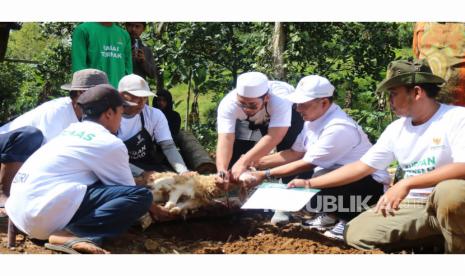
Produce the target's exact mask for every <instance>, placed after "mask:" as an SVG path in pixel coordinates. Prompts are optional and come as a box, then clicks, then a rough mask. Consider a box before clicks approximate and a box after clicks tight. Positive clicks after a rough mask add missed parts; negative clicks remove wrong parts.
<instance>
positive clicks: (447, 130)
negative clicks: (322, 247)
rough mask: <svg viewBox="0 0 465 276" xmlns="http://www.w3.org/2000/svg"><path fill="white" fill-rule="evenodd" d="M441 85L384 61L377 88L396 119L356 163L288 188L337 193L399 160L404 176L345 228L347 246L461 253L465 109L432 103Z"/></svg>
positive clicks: (420, 64) (405, 65)
mask: <svg viewBox="0 0 465 276" xmlns="http://www.w3.org/2000/svg"><path fill="white" fill-rule="evenodd" d="M442 83H444V80H443V79H442V78H440V77H438V76H436V75H434V74H432V73H431V69H430V67H429V65H428V64H427V63H426V62H425V61H393V62H391V63H390V64H389V66H388V71H387V78H386V79H385V80H384V81H383V82H382V83H381V84H380V86H379V88H378V90H387V91H389V98H390V105H391V107H392V109H393V110H394V112H395V113H396V114H397V115H398V116H400V117H401V118H400V119H398V120H396V121H394V122H393V123H391V124H390V125H389V126H388V127H387V128H386V130H385V131H384V132H383V133H382V134H381V136H380V138H379V139H378V142H377V143H376V144H375V145H374V146H373V147H372V148H371V149H370V150H369V151H368V152H367V153H366V154H365V155H364V156H363V157H362V158H361V159H360V161H357V162H354V163H351V164H348V165H346V166H344V167H342V168H340V169H338V170H336V171H333V172H331V173H328V174H325V175H323V176H320V177H317V178H312V179H310V180H303V179H300V180H294V181H293V182H291V183H289V185H290V186H309V187H314V188H320V187H337V186H341V185H343V184H344V183H347V182H349V181H354V180H357V179H361V178H363V177H365V176H366V175H369V174H371V173H373V172H374V171H375V170H377V169H378V170H380V169H385V168H386V167H388V166H389V164H390V163H391V162H392V161H394V160H397V161H398V162H399V166H400V168H401V169H402V170H403V171H404V178H403V179H401V180H400V181H398V182H397V183H395V185H394V186H392V187H391V188H390V189H389V190H387V191H386V193H385V194H384V195H383V196H382V197H381V198H380V199H379V201H378V204H377V206H376V207H375V208H373V209H370V210H368V211H365V212H363V213H362V214H360V215H359V216H358V217H356V218H354V219H353V220H352V221H350V222H349V223H348V224H347V227H346V230H345V232H344V238H345V240H346V242H347V243H348V244H349V245H352V246H354V247H356V248H359V249H373V248H381V249H383V250H387V251H395V250H400V249H403V248H412V247H416V246H417V245H425V242H426V241H433V244H434V242H436V241H441V240H442V241H445V242H444V249H445V252H447V253H464V252H465V180H464V179H465V139H464V137H465V108H463V107H458V106H449V105H445V104H440V103H438V102H437V101H436V100H435V97H436V96H437V94H438V92H439V90H440V87H439V85H440V84H442ZM380 213H381V214H380Z"/></svg>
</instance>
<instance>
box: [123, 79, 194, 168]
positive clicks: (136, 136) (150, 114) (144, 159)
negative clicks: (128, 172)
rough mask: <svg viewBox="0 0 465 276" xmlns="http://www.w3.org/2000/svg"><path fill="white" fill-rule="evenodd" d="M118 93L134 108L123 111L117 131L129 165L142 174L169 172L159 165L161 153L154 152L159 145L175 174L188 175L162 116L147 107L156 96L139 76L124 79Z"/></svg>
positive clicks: (158, 111)
mask: <svg viewBox="0 0 465 276" xmlns="http://www.w3.org/2000/svg"><path fill="white" fill-rule="evenodd" d="M118 90H119V92H120V93H121V94H122V96H123V98H124V99H125V100H126V101H129V102H133V103H136V104H137V105H136V106H133V107H128V108H126V110H125V112H124V114H123V119H122V120H121V127H120V129H119V130H118V137H119V138H121V140H123V141H124V144H125V145H126V147H127V148H128V153H129V162H130V163H131V164H133V165H135V166H137V167H139V168H142V169H143V170H155V171H167V170H171V169H170V168H169V167H168V166H166V165H168V164H166V165H165V164H164V163H163V162H162V161H163V158H160V155H161V153H160V152H157V151H159V150H157V145H159V146H160V147H159V148H161V151H162V152H163V155H164V156H165V157H166V159H167V160H168V162H169V165H171V167H172V168H173V169H174V170H175V171H176V172H177V173H184V172H187V171H188V169H187V167H186V164H185V163H184V160H183V159H182V157H181V154H180V153H179V151H178V150H177V148H176V145H175V143H174V141H173V138H172V137H171V133H170V129H169V125H168V121H167V120H166V117H165V115H164V114H163V112H161V111H160V110H159V109H156V108H153V107H150V106H148V105H147V104H146V103H147V98H148V97H150V96H155V94H154V93H153V92H151V91H150V88H149V86H148V84H147V82H146V81H145V80H144V79H143V78H142V77H140V76H138V75H135V74H131V75H127V76H124V77H123V78H122V79H121V80H120V82H119V85H118ZM132 169H134V168H132Z"/></svg>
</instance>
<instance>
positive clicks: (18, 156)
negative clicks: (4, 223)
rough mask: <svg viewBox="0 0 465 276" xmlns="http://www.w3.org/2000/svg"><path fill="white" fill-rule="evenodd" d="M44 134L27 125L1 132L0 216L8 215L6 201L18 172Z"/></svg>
mask: <svg viewBox="0 0 465 276" xmlns="http://www.w3.org/2000/svg"><path fill="white" fill-rule="evenodd" d="M43 139H44V136H43V135H42V133H41V132H40V130H38V129H37V128H35V127H31V126H25V127H21V128H18V129H15V130H13V131H10V132H7V133H3V134H0V188H1V189H0V217H4V216H6V213H5V210H4V208H5V202H6V200H7V198H8V196H9V195H10V186H11V182H12V181H13V177H14V176H15V174H16V172H17V171H18V170H19V168H21V165H22V164H23V163H24V161H26V159H27V158H28V157H29V156H31V154H33V153H34V152H35V151H36V150H37V149H38V148H39V147H40V146H41V145H42V140H43Z"/></svg>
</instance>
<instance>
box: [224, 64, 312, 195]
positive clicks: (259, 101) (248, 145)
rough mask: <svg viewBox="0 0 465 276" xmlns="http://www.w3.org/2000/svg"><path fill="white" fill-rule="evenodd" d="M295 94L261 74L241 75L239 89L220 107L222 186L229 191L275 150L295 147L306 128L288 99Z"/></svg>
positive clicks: (278, 82) (237, 87)
mask: <svg viewBox="0 0 465 276" xmlns="http://www.w3.org/2000/svg"><path fill="white" fill-rule="evenodd" d="M293 90H294V88H293V87H292V86H291V85H289V84H287V83H285V82H280V81H269V80H268V78H267V77H266V76H265V75H264V74H262V73H259V72H247V73H244V74H241V75H239V77H238V79H237V84H236V88H235V89H234V90H232V91H231V92H229V93H228V94H227V95H226V96H225V97H224V98H223V100H221V102H220V105H219V106H218V119H217V124H218V144H217V148H216V166H217V170H218V175H219V177H218V178H217V183H218V186H220V187H223V188H225V189H227V187H228V185H229V182H230V180H232V181H237V180H238V178H239V176H240V175H241V174H242V173H243V172H244V171H245V170H246V169H247V168H248V167H249V166H250V165H251V164H253V163H254V162H256V161H258V160H259V159H260V158H261V157H263V156H265V155H267V154H268V153H270V151H271V150H272V149H273V148H275V147H277V149H278V150H284V149H288V148H290V147H291V145H292V144H293V143H294V141H295V138H296V137H297V135H298V134H299V132H300V130H301V129H302V126H303V120H302V118H301V117H300V116H299V115H298V114H297V113H296V112H295V111H293V109H292V103H291V102H289V101H288V100H287V99H285V97H286V96H287V95H289V94H290V93H292V91H293ZM291 119H292V120H293V121H292V125H291ZM230 168H231V170H230V171H229V169H230Z"/></svg>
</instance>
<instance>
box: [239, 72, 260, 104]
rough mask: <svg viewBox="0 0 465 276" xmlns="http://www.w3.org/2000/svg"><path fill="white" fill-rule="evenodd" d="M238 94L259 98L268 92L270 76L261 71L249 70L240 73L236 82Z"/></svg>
mask: <svg viewBox="0 0 465 276" xmlns="http://www.w3.org/2000/svg"><path fill="white" fill-rule="evenodd" d="M235 90H236V92H237V95H239V96H242V97H246V98H258V97H261V96H263V95H264V94H265V93H266V92H268V78H267V77H266V76H265V74H262V73H260V72H247V73H244V74H241V75H239V77H238V78H237V84H236V89H235Z"/></svg>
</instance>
